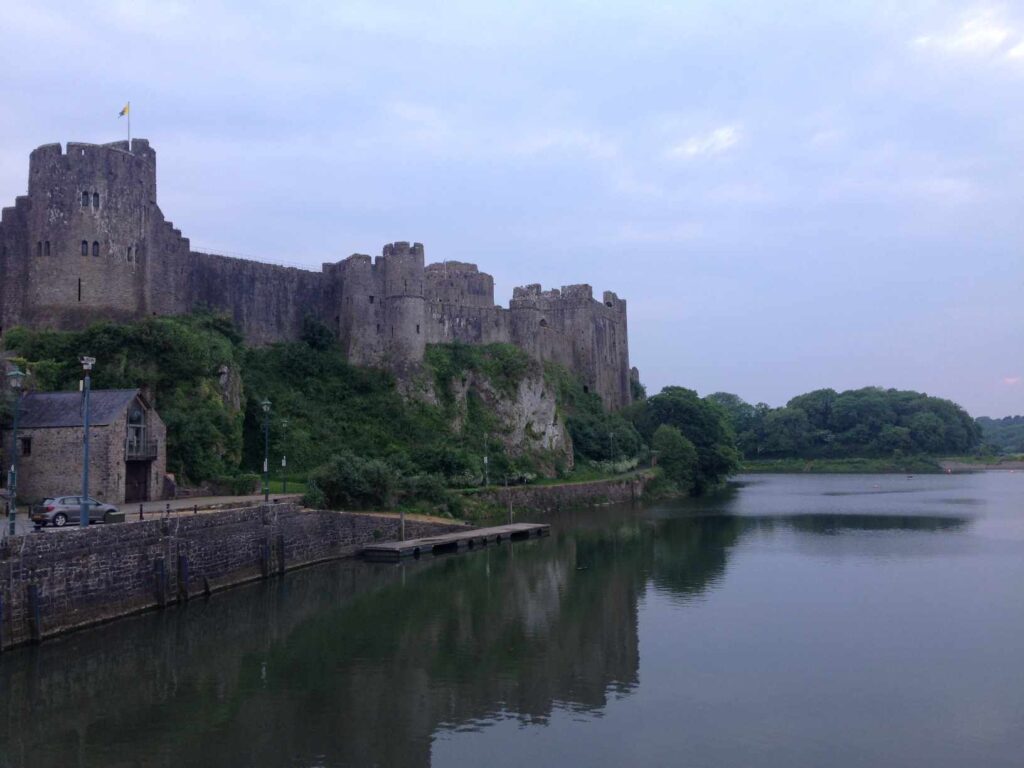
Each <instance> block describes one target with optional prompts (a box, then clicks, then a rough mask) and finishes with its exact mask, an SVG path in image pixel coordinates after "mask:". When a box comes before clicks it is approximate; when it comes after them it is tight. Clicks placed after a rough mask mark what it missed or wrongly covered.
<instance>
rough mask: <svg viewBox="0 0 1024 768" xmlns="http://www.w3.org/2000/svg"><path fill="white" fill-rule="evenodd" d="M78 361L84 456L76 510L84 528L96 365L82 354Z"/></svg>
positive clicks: (85, 523)
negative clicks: (91, 389)
mask: <svg viewBox="0 0 1024 768" xmlns="http://www.w3.org/2000/svg"><path fill="white" fill-rule="evenodd" d="M79 362H80V363H81V364H82V370H83V371H84V372H85V378H84V379H83V380H82V448H83V453H84V456H85V458H84V461H83V462H82V498H81V502H82V506H81V507H80V508H79V510H78V526H79V527H80V528H86V527H87V526H88V525H89V387H90V384H91V379H90V377H89V371H91V370H92V367H93V366H94V365H96V358H95V357H88V356H83V357H82V358H81V359H80V360H79Z"/></svg>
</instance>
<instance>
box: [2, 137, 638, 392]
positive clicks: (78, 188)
mask: <svg viewBox="0 0 1024 768" xmlns="http://www.w3.org/2000/svg"><path fill="white" fill-rule="evenodd" d="M198 308H206V309H212V310H215V311H222V312H225V313H226V314H228V315H230V316H231V317H232V318H233V319H234V321H235V323H236V325H237V326H238V327H239V329H240V330H241V331H242V333H243V334H244V335H245V337H246V339H247V340H248V341H249V342H250V343H253V344H267V343H273V342H276V341H285V340H294V339H297V338H298V337H299V335H300V333H301V329H302V323H303V320H304V318H305V317H306V316H307V315H312V316H313V317H315V318H317V319H318V320H320V321H321V322H323V323H325V324H326V325H328V326H329V327H331V328H332V329H333V330H334V331H335V332H336V333H337V335H338V338H339V340H340V342H341V344H342V347H343V348H344V350H345V352H346V354H347V356H348V359H349V360H350V361H351V362H353V363H355V364H357V365H371V366H381V367H385V368H388V369H390V370H393V371H395V372H396V373H398V374H399V375H402V374H403V373H404V372H405V371H408V370H413V369H415V368H416V366H417V365H418V364H419V362H420V361H421V360H422V359H423V355H424V351H425V348H426V345H427V344H433V343H444V342H463V343H467V344H488V343H494V342H504V343H512V344H515V345H517V346H519V347H521V348H522V349H524V350H526V351H527V352H528V353H529V354H531V355H532V356H533V357H535V358H536V359H538V360H542V361H546V360H551V361H554V362H558V363H560V364H562V365H565V366H566V367H567V368H569V369H570V370H571V371H573V372H574V373H575V374H577V375H578V376H580V377H581V378H582V379H583V381H584V383H585V384H586V385H587V387H588V389H590V390H591V391H593V392H596V393H597V394H599V395H600V396H601V398H602V399H603V401H604V402H605V404H606V405H607V406H609V407H612V408H619V407H622V406H624V405H627V404H628V403H629V402H630V387H629V350H628V343H627V334H626V302H625V301H622V300H621V299H619V298H618V297H617V296H616V295H615V294H613V293H610V292H608V293H605V294H604V300H603V301H596V300H595V299H594V297H593V292H592V289H591V288H590V286H588V285H575V286H567V287H565V288H563V289H562V290H560V291H559V290H550V291H543V290H541V288H540V286H538V285H531V286H527V287H525V288H518V289H516V291H515V295H514V296H513V299H512V302H511V304H510V306H509V307H508V308H503V307H499V306H496V305H495V303H494V279H493V278H492V277H491V276H490V275H488V274H486V273H483V272H480V271H479V270H478V268H477V266H476V265H475V264H467V263H463V262H455V261H447V262H441V263H437V264H430V265H427V264H426V263H425V255H424V249H423V246H422V245H421V244H420V243H412V244H410V243H406V242H395V243H391V244H389V245H386V246H384V248H383V251H382V253H381V255H380V256H378V257H376V258H375V259H371V258H370V257H369V256H365V255H358V254H357V255H354V256H351V257H349V258H347V259H344V260H342V261H338V262H334V263H325V264H324V265H323V267H322V270H321V271H320V272H313V271H308V270H303V269H295V268H289V267H281V266H275V265H272V264H264V263H261V262H255V261H249V260H245V259H238V258H231V257H227V256H220V255H215V254H208V253H200V252H197V251H193V250H192V248H191V244H190V242H189V240H188V238H186V237H183V236H182V233H181V231H180V230H178V229H176V228H175V227H174V225H173V224H172V223H171V222H169V221H168V220H166V219H165V218H164V215H163V213H162V211H161V210H160V208H159V206H158V205H157V202H156V153H155V151H154V150H153V149H152V148H151V147H150V146H149V142H148V141H146V140H145V139H133V140H132V142H131V144H130V145H129V143H128V142H126V141H121V142H114V143H112V144H103V145H94V144H76V143H69V144H68V145H67V148H66V150H64V149H63V148H62V147H61V145H60V144H47V145H44V146H41V147H39V148H38V149H36V150H35V151H33V152H32V154H31V157H30V162H29V184H28V195H26V196H22V197H18V198H17V199H16V200H15V205H14V206H12V207H9V208H4V209H3V212H2V218H0V334H2V333H3V331H4V329H8V328H11V327H13V326H15V325H27V326H30V327H34V328H57V329H79V328H82V327H85V326H86V325H87V324H88V323H91V322H94V321H96V320H100V319H111V320H115V321H124V320H131V319H138V318H141V317H146V316H150V315H173V314H183V313H186V312H190V311H192V310H194V309H198Z"/></svg>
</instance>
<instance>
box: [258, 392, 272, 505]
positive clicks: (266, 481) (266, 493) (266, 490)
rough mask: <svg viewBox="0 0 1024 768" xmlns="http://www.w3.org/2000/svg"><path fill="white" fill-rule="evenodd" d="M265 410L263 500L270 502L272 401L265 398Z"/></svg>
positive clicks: (262, 404)
mask: <svg viewBox="0 0 1024 768" xmlns="http://www.w3.org/2000/svg"><path fill="white" fill-rule="evenodd" d="M260 408H262V409H263V500H264V501H270V401H269V400H267V399H266V398H264V400H263V402H261V403H260Z"/></svg>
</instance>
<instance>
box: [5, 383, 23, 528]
mask: <svg viewBox="0 0 1024 768" xmlns="http://www.w3.org/2000/svg"><path fill="white" fill-rule="evenodd" d="M27 375H28V374H27V373H23V372H22V371H21V369H19V368H18V366H14V370H12V371H10V372H9V373H8V374H7V378H8V379H9V380H10V382H11V389H13V390H14V424H13V425H12V427H13V429H12V433H11V471H10V474H9V475H8V480H7V491H8V493H9V494H10V496H9V498H8V499H7V519H8V520H9V521H10V532H11V536H13V535H14V525H15V521H16V517H17V514H18V416H19V415H20V414H21V387H22V384H23V383H24V381H25V377H26V376H27Z"/></svg>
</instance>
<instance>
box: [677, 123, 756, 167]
mask: <svg viewBox="0 0 1024 768" xmlns="http://www.w3.org/2000/svg"><path fill="white" fill-rule="evenodd" d="M740 137H741V132H740V129H739V127H738V126H735V125H723V126H721V127H720V128H715V130H713V131H711V132H710V133H705V134H700V135H697V136H691V137H689V138H688V139H686V140H684V141H682V142H680V143H679V144H676V145H675V146H673V147H670V148H669V150H668V152H667V153H666V155H667V156H668V157H670V158H672V159H673V160H690V159H692V158H695V157H701V156H708V155H720V154H722V153H723V152H727V151H728V150H730V149H732V148H733V147H735V146H736V145H737V144H738V143H739V141H740Z"/></svg>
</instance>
